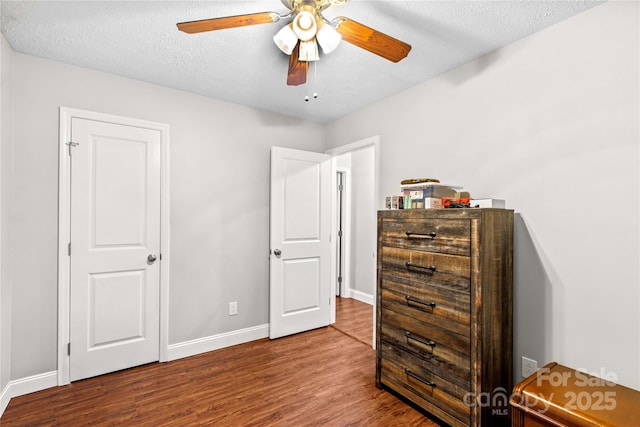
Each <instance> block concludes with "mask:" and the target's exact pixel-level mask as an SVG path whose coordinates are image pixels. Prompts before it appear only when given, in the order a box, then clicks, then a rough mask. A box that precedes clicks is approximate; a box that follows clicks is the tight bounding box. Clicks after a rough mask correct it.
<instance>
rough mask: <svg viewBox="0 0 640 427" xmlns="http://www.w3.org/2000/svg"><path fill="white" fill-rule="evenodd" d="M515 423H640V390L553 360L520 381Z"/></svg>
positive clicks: (601, 426)
mask: <svg viewBox="0 0 640 427" xmlns="http://www.w3.org/2000/svg"><path fill="white" fill-rule="evenodd" d="M511 406H512V409H511V412H512V414H511V420H512V425H513V427H632V426H637V425H640V391H637V390H633V389H630V388H627V387H624V386H621V385H618V384H615V383H613V382H612V381H610V379H607V378H606V376H605V378H604V379H602V378H599V377H595V376H593V375H590V374H588V373H586V372H583V371H577V370H574V369H571V368H568V367H566V366H563V365H559V364H557V363H556V362H551V363H549V364H547V365H546V366H544V367H543V368H541V369H539V370H538V372H536V373H535V374H533V375H531V376H530V377H528V378H526V379H524V380H522V381H521V382H520V383H518V384H516V386H515V387H514V389H513V393H512V394H511Z"/></svg>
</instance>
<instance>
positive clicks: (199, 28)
mask: <svg viewBox="0 0 640 427" xmlns="http://www.w3.org/2000/svg"><path fill="white" fill-rule="evenodd" d="M279 20H280V15H279V14H277V13H275V12H259V13H250V14H247V15H236V16H225V17H223V18H212V19H202V20H200V21H190V22H180V23H179V24H177V25H178V29H179V30H180V31H184V32H185V33H189V34H194V33H202V32H205V31H215V30H224V29H227V28H235V27H246V26H247V25H257V24H270V23H272V22H276V21H279Z"/></svg>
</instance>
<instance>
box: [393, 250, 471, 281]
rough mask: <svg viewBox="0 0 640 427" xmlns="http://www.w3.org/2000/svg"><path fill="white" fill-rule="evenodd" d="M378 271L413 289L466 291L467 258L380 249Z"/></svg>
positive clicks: (467, 278) (469, 276) (469, 272)
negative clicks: (430, 287)
mask: <svg viewBox="0 0 640 427" xmlns="http://www.w3.org/2000/svg"><path fill="white" fill-rule="evenodd" d="M381 256H382V272H383V274H384V275H386V276H392V277H396V278H398V279H399V281H400V282H402V283H412V284H413V285H414V286H416V287H419V286H435V287H442V288H445V289H450V290H455V291H460V292H470V284H471V259H470V258H469V257H465V256H455V255H446V254H437V253H432V252H421V251H415V250H408V249H399V248H392V247H388V246H383V247H382V254H381Z"/></svg>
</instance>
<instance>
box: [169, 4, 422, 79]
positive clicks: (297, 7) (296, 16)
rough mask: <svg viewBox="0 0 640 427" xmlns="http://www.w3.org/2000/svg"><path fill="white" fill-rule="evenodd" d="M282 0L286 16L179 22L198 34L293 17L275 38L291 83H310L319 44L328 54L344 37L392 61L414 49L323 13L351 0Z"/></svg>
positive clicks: (185, 29)
mask: <svg viewBox="0 0 640 427" xmlns="http://www.w3.org/2000/svg"><path fill="white" fill-rule="evenodd" d="M281 1H282V3H283V4H284V5H285V6H286V7H287V9H289V10H290V12H289V13H288V14H286V15H280V14H278V13H276V12H258V13H249V14H246V15H237V16H226V17H221V18H211V19H202V20H199V21H189V22H181V23H179V24H177V25H178V29H179V30H180V31H183V32H185V33H189V34H194V33H201V32H205V31H215V30H224V29H226V28H235V27H245V26H248V25H257V24H269V23H272V22H278V21H280V20H285V19H287V20H289V19H290V20H291V22H290V23H289V24H287V25H285V26H284V27H283V28H282V29H281V30H280V31H278V33H277V34H276V35H275V36H274V37H273V40H274V42H275V43H276V45H277V46H278V48H280V50H281V51H283V52H284V53H285V54H287V55H289V73H288V75H287V84H288V85H290V86H297V85H300V84H303V83H306V81H307V70H308V68H309V62H312V61H317V60H318V59H320V56H319V52H318V45H320V47H321V48H322V52H323V53H324V54H328V53H330V52H332V51H333V50H334V49H335V48H336V47H338V44H339V43H340V41H341V40H344V41H346V42H348V43H351V44H353V45H355V46H358V47H360V48H362V49H364V50H367V51H369V52H371V53H374V54H376V55H379V56H381V57H383V58H385V59H388V60H389V61H392V62H398V61H400V60H402V59H404V58H405V57H406V56H407V55H408V54H409V51H410V50H411V46H410V45H409V44H407V43H405V42H403V41H400V40H398V39H396V38H393V37H391V36H389V35H387V34H384V33H381V32H380V31H376V30H374V29H373V28H370V27H367V26H366V25H363V24H360V23H359V22H356V21H354V20H352V19H349V18H347V17H344V16H340V17H337V18H335V19H333V20H328V19H326V18H325V17H324V16H323V15H322V12H323V11H324V10H325V9H327V8H328V7H329V6H332V5H336V4H342V3H346V2H347V1H349V0H281Z"/></svg>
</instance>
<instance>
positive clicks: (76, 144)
mask: <svg viewBox="0 0 640 427" xmlns="http://www.w3.org/2000/svg"><path fill="white" fill-rule="evenodd" d="M66 145H68V146H69V155H71V148H72V147H76V146H78V145H80V144H79V143H77V142H73V141H69V142H67V143H66Z"/></svg>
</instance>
